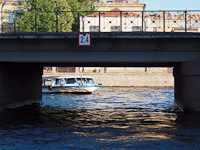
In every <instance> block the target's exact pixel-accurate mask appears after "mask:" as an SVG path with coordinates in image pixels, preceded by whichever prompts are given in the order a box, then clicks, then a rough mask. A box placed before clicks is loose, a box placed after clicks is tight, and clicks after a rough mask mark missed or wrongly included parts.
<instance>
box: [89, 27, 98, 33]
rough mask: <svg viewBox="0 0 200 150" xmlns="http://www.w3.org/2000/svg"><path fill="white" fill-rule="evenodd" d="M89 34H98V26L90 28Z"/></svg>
mask: <svg viewBox="0 0 200 150" xmlns="http://www.w3.org/2000/svg"><path fill="white" fill-rule="evenodd" d="M90 32H99V26H90Z"/></svg>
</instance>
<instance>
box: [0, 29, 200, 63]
mask: <svg viewBox="0 0 200 150" xmlns="http://www.w3.org/2000/svg"><path fill="white" fill-rule="evenodd" d="M91 37H92V44H91V46H90V47H79V46H78V33H45V34H44V33H40V34H35V33H33V34H31V33H18V34H1V35H0V47H1V49H0V62H18V63H42V64H43V65H68V66H174V64H175V63H180V62H188V61H199V60H200V44H199V40H200V34H199V33H177V32H176V33H175V32H174V33H140V32H139V33H124V32H122V33H91Z"/></svg>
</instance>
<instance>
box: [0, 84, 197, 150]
mask: <svg viewBox="0 0 200 150" xmlns="http://www.w3.org/2000/svg"><path fill="white" fill-rule="evenodd" d="M173 97H174V92H173V89H170V88H155V89H154V88H102V89H100V90H98V91H96V92H95V93H93V94H92V95H69V94H63V95H62V94H56V95H51V94H45V95H43V101H42V102H41V103H40V104H33V105H31V106H24V107H20V108H16V109H8V110H4V111H2V112H0V147H1V148H0V149H22V148H23V149H75V150H77V149H134V148H135V149H176V148H178V149H199V146H200V144H199V140H200V119H199V114H183V113H181V112H180V111H179V110H178V108H177V107H176V106H175V104H174V102H173Z"/></svg>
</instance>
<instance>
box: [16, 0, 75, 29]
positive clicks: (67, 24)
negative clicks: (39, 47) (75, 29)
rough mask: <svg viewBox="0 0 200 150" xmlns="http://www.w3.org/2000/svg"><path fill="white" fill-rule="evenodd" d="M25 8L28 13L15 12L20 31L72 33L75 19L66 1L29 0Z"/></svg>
mask: <svg viewBox="0 0 200 150" xmlns="http://www.w3.org/2000/svg"><path fill="white" fill-rule="evenodd" d="M24 6H25V9H26V10H27V11H24V12H15V17H16V18H17V19H16V26H17V30H18V31H21V32H35V31H37V32H56V31H58V32H71V31H72V24H73V21H74V17H73V14H72V12H70V11H71V8H70V6H69V5H68V3H67V1H66V0H27V2H26V3H24ZM20 14H22V15H20Z"/></svg>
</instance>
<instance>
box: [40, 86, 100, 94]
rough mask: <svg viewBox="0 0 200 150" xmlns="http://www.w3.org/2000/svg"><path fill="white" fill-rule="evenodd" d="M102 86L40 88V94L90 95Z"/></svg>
mask: <svg viewBox="0 0 200 150" xmlns="http://www.w3.org/2000/svg"><path fill="white" fill-rule="evenodd" d="M100 87H102V86H90V87H85V86H83V87H42V93H92V92H93V91H95V90H97V89H98V88H100Z"/></svg>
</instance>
